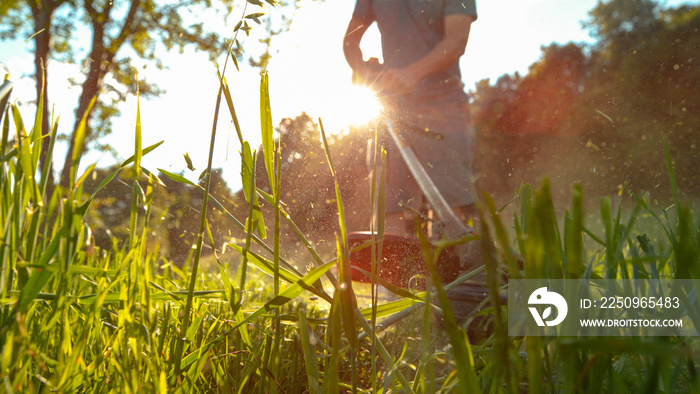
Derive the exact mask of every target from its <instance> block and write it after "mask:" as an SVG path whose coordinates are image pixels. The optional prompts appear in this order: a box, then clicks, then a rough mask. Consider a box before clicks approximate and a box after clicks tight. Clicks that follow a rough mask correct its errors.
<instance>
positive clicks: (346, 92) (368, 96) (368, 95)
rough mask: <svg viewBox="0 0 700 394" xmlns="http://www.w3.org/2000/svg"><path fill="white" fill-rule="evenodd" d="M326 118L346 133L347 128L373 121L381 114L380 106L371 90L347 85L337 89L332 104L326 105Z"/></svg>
mask: <svg viewBox="0 0 700 394" xmlns="http://www.w3.org/2000/svg"><path fill="white" fill-rule="evenodd" d="M328 104H329V106H328V107H326V112H325V113H326V115H325V116H326V117H329V118H330V117H332V118H333V121H334V123H335V124H337V125H339V126H340V127H342V128H343V129H344V130H345V131H346V132H347V131H348V130H347V127H348V126H361V125H363V124H365V123H367V122H369V121H371V120H372V119H375V118H376V117H377V116H378V115H379V113H380V112H381V104H380V102H379V100H378V99H377V96H376V95H375V94H374V92H373V91H372V90H370V89H369V88H367V87H363V86H354V85H349V86H347V87H344V88H343V89H339V91H338V93H337V96H336V97H335V99H334V100H333V103H328Z"/></svg>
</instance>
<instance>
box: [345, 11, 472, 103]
mask: <svg viewBox="0 0 700 394" xmlns="http://www.w3.org/2000/svg"><path fill="white" fill-rule="evenodd" d="M453 14H467V15H473V16H474V17H476V4H475V0H357V4H356V5H355V11H354V13H353V16H354V17H356V18H359V19H361V20H363V21H365V22H366V23H367V24H370V23H372V22H373V21H376V22H377V26H378V27H379V31H380V33H381V36H382V54H383V56H384V65H385V66H387V67H389V68H398V67H405V66H407V65H409V64H411V63H414V62H416V61H417V60H419V59H420V58H422V57H423V56H425V55H426V54H428V52H430V51H431V50H432V49H433V48H434V47H435V46H436V45H437V43H438V42H440V40H442V39H443V37H444V34H445V32H444V30H445V16H447V15H453ZM455 94H457V96H460V95H463V94H464V91H463V85H462V76H461V73H460V71H459V64H454V65H453V66H452V67H450V68H449V69H448V70H446V71H444V72H441V73H437V74H433V75H430V76H428V77H426V78H425V79H423V80H422V81H421V82H420V83H419V85H418V86H417V87H416V90H415V91H414V92H413V98H414V99H415V100H417V101H423V100H430V101H432V100H434V99H436V98H437V99H439V98H456V97H457V96H455Z"/></svg>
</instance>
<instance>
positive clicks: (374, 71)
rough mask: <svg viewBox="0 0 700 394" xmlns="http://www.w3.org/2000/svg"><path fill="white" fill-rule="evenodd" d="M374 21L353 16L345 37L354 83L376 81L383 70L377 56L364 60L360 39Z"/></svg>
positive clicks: (346, 56) (346, 51)
mask: <svg viewBox="0 0 700 394" xmlns="http://www.w3.org/2000/svg"><path fill="white" fill-rule="evenodd" d="M372 22H374V21H373V20H370V18H364V19H363V18H359V17H357V16H353V17H352V19H351V20H350V23H349V24H348V29H347V32H346V33H345V38H344V39H343V54H345V60H346V61H347V62H348V65H350V68H352V71H353V83H360V84H364V83H368V82H369V81H374V80H376V78H377V76H378V75H379V74H380V72H381V71H382V66H381V64H379V61H378V60H377V59H376V58H371V59H369V60H368V61H364V60H363V56H362V50H361V49H360V41H362V37H363V36H364V34H365V32H366V31H367V29H369V27H370V25H371V24H372Z"/></svg>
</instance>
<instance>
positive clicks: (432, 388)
mask: <svg viewBox="0 0 700 394" xmlns="http://www.w3.org/2000/svg"><path fill="white" fill-rule="evenodd" d="M220 81H221V84H220V90H219V98H218V100H217V106H216V109H215V116H214V122H213V124H214V125H216V124H217V120H218V117H219V112H218V111H219V110H218V108H219V105H218V101H220V100H222V99H223V100H225V101H226V107H225V108H227V109H228V115H229V116H231V118H232V120H233V122H234V125H236V129H237V134H238V137H239V142H240V146H241V148H240V150H241V163H242V164H241V173H242V180H243V182H242V187H243V190H244V192H245V198H246V201H247V203H248V204H249V205H248V206H249V209H248V215H247V217H245V218H236V217H234V215H232V214H231V213H230V212H228V211H226V210H225V209H224V207H223V206H222V205H221V204H220V203H219V201H218V200H217V198H216V196H214V195H211V194H210V192H209V186H208V176H207V178H206V182H205V186H200V185H199V184H195V183H193V182H191V181H189V180H187V179H186V178H184V177H183V176H181V175H178V174H173V173H169V172H167V171H164V170H160V174H156V173H153V172H151V171H149V170H148V169H146V168H143V167H141V165H140V163H141V158H142V156H143V155H146V154H148V153H149V152H150V151H152V150H153V149H155V148H157V146H158V145H159V144H156V145H154V146H150V147H148V148H145V149H142V147H141V139H142V135H143V133H147V132H148V130H142V129H141V122H140V119H141V113H140V109H139V108H138V107H137V115H136V116H137V118H136V127H135V130H134V141H135V144H134V145H135V146H134V155H133V156H132V157H131V158H129V159H128V160H126V161H125V162H124V163H122V165H121V167H120V169H119V170H117V171H115V172H114V173H112V174H111V175H109V176H108V177H107V178H106V179H104V181H103V182H102V183H101V184H100V185H99V187H98V189H97V190H95V191H93V192H92V193H89V194H88V193H86V192H85V191H84V190H83V187H82V184H83V181H84V180H85V179H86V178H87V177H88V176H90V174H91V172H92V170H93V168H94V165H93V166H89V167H87V170H86V171H85V172H83V173H82V174H79V173H78V169H79V168H80V159H81V152H80V151H77V150H76V153H75V154H74V156H73V160H72V163H71V178H70V179H71V183H70V187H69V188H68V189H61V188H60V187H57V188H56V189H53V190H52V191H51V194H49V190H48V189H49V188H48V187H47V184H48V177H47V174H49V173H50V168H49V167H47V168H43V169H40V168H38V163H39V158H40V156H41V154H42V152H41V149H42V139H43V138H50V139H51V144H50V146H51V149H50V150H49V151H48V152H45V154H46V155H47V156H48V157H49V158H50V157H51V155H52V147H53V145H54V142H55V140H56V134H57V131H56V130H57V128H58V120H57V119H55V120H52V122H51V123H52V134H51V135H48V136H42V135H41V134H40V125H41V113H42V111H41V106H42V105H43V103H42V102H39V103H38V107H39V108H38V110H37V112H36V113H37V115H36V118H35V120H34V123H33V126H32V127H31V129H29V130H27V129H26V127H25V125H24V123H23V121H22V118H21V116H20V114H19V111H18V109H17V107H16V106H14V105H9V106H7V107H3V108H0V110H1V111H2V113H3V115H4V116H3V117H2V125H1V127H2V146H0V196H1V199H0V226H2V227H1V229H2V230H1V233H0V258H1V260H0V262H1V266H0V268H1V269H0V292H1V293H0V349H2V357H1V360H0V380H1V382H0V385H2V390H3V391H5V392H39V391H51V390H55V391H61V392H74V391H91V392H110V391H115V392H172V391H178V392H192V391H223V392H246V393H247V392H265V393H267V392H304V391H305V390H308V391H309V392H339V391H348V392H350V391H353V392H364V391H370V390H371V391H374V392H389V391H392V392H393V391H401V392H429V393H432V392H436V391H444V392H452V391H454V392H460V391H461V392H475V391H484V392H523V391H526V392H553V391H554V392H558V391H565V392H600V391H613V392H615V391H617V392H628V391H634V392H636V391H646V392H655V391H665V392H679V391H680V392H683V391H685V392H693V391H695V390H697V389H698V384H699V378H698V374H697V369H698V359H697V354H698V342H697V339H696V338H694V337H685V338H684V337H676V338H674V337H668V338H667V337H662V338H644V337H639V338H609V337H600V338H567V337H542V338H540V337H525V338H523V337H510V336H508V332H507V326H506V324H507V321H506V316H507V313H506V310H507V305H503V304H501V303H500V296H499V293H500V292H501V291H502V290H503V289H504V286H507V283H504V282H502V281H501V280H500V278H501V277H502V276H503V275H504V273H505V275H508V276H509V277H510V278H521V277H522V278H553V279H559V278H581V277H603V278H642V277H651V278H655V277H673V278H694V279H696V278H698V269H699V266H698V264H699V261H698V260H699V259H700V254H699V248H698V245H699V243H700V224H699V218H698V216H697V214H696V209H695V207H693V206H692V205H690V204H687V203H684V202H682V201H679V200H678V198H677V197H676V201H675V202H674V204H673V206H672V207H671V208H669V209H666V210H663V211H662V212H656V211H654V210H653V209H652V208H651V207H650V205H649V204H648V201H649V197H648V196H637V195H634V194H633V193H632V192H633V191H630V193H631V194H632V197H633V199H634V201H635V205H634V206H633V207H632V209H631V210H629V211H628V212H627V213H625V210H624V207H623V206H622V204H621V203H619V202H618V203H617V204H613V200H612V199H610V198H604V199H602V200H601V203H600V209H599V212H598V213H595V214H594V213H590V214H586V212H585V208H586V204H584V202H585V199H584V194H583V190H581V188H580V187H578V186H574V187H573V188H572V190H571V195H572V197H571V203H570V206H569V209H568V210H567V211H565V212H564V213H563V214H557V212H558V210H557V208H556V207H555V206H554V202H553V199H552V193H551V191H550V189H549V184H548V182H547V181H546V180H545V181H544V182H543V183H542V185H541V186H540V187H539V188H533V187H532V186H530V185H523V186H522V187H521V188H520V190H519V191H518V196H519V199H518V200H516V201H519V206H518V207H516V209H514V210H513V211H514V216H513V217H512V218H506V217H504V216H503V215H504V214H503V211H501V210H498V209H496V207H495V203H494V202H493V201H492V200H491V199H490V197H489V196H488V194H484V195H483V197H482V199H481V202H480V210H479V219H480V220H479V223H480V226H481V231H480V237H479V238H480V240H481V245H482V249H483V250H482V255H483V256H484V264H485V267H484V268H480V269H479V270H477V271H475V272H471V273H466V274H465V275H463V276H462V277H460V278H459V279H457V281H455V282H454V283H452V284H448V285H445V284H442V283H440V281H439V278H438V275H437V272H436V269H435V266H434V263H435V261H436V256H437V255H438V254H439V251H440V250H441V249H442V248H445V247H448V246H450V245H452V244H454V243H455V242H474V241H475V239H473V238H469V239H463V240H456V241H454V240H452V241H449V240H448V241H440V242H435V241H434V240H429V239H427V238H425V237H424V236H422V244H423V251H424V255H425V259H426V261H427V263H428V267H429V271H430V272H431V275H432V279H433V280H432V285H431V286H432V287H429V289H428V291H426V292H421V293H417V294H413V293H410V292H408V291H406V290H402V289H397V288H394V287H391V286H389V285H387V287H388V288H389V289H390V291H392V292H394V293H396V297H397V300H396V301H392V302H385V303H382V304H380V303H379V299H378V297H377V296H376V291H377V288H376V285H377V283H383V282H382V280H381V279H380V278H376V272H379V270H378V267H377V265H378V264H377V262H378V261H381V256H380V251H381V243H382V237H383V227H382V226H383V223H381V221H380V222H379V223H378V228H377V229H375V230H377V234H378V235H377V239H376V242H375V243H372V247H373V248H375V252H376V255H375V257H374V263H373V264H372V272H371V273H370V274H371V275H372V277H373V278H374V281H373V284H372V290H371V292H372V294H371V299H372V303H371V306H370V307H368V308H364V309H361V308H360V307H359V303H358V299H357V295H356V289H354V287H353V284H352V282H351V281H350V275H349V252H350V251H349V249H348V245H347V240H346V231H347V229H346V226H345V223H344V211H343V204H342V197H343V196H342V195H341V193H340V188H339V187H337V181H336V197H337V202H338V213H339V215H338V219H339V228H340V232H339V233H338V234H337V236H336V246H337V255H336V257H334V258H332V259H330V260H324V259H323V258H322V257H321V256H320V254H319V253H317V252H316V251H315V250H314V248H313V246H312V244H311V243H310V242H309V241H308V240H306V238H305V237H304V235H303V234H302V233H301V231H299V230H298V227H297V226H296V225H295V224H294V218H292V217H290V215H289V214H288V213H287V212H286V211H285V205H284V201H283V198H282V196H283V195H284V191H283V190H280V185H281V184H282V182H281V176H283V174H282V172H281V171H280V168H281V166H280V157H281V152H280V149H281V148H280V146H279V145H276V144H275V139H274V135H273V130H272V123H271V119H272V118H271V109H270V106H269V98H268V84H269V82H268V79H267V76H264V77H263V78H262V81H261V88H260V92H261V109H262V111H261V112H262V115H261V135H262V139H263V146H262V152H256V151H255V150H252V149H251V147H250V144H249V143H248V142H246V141H245V139H244V138H243V135H244V134H243V132H242V131H241V130H240V127H239V126H238V115H237V113H236V110H235V106H234V103H233V101H232V99H231V94H230V90H229V87H228V84H227V83H226V79H225V78H224V76H223V73H222V74H221V75H220ZM3 91H4V90H3ZM145 116H148V114H145ZM84 127H85V120H84V119H83V122H82V123H81V128H84ZM321 130H322V132H323V127H321ZM215 136H216V129H215V127H214V128H212V137H211V147H212V149H211V150H210V162H209V167H208V169H207V172H209V171H211V155H212V153H211V152H213V146H214V144H215ZM322 140H323V141H324V144H325V148H326V153H327V159H328V163H329V171H330V173H331V174H332V175H333V176H335V173H334V167H333V159H332V153H333V152H332V151H331V150H330V148H329V147H328V144H327V143H326V139H325V134H324V136H323V139H322ZM77 146H80V145H77ZM258 156H260V157H262V158H263V161H264V163H265V171H266V173H265V174H257V173H256V170H255V168H256V166H255V163H256V158H257V157H258ZM384 157H385V156H384V154H383V153H382V152H378V153H377V161H381V160H385V159H384ZM667 157H668V168H669V185H671V187H672V188H673V190H674V191H675V189H676V187H677V185H676V184H675V180H674V174H673V168H672V165H671V163H672V161H671V158H670V154H669V153H668V152H667ZM46 162H47V163H51V160H47V161H46ZM382 168H383V166H382ZM119 171H131V175H132V180H133V184H132V205H131V208H130V214H131V220H130V229H129V230H130V231H129V237H128V240H126V242H124V243H120V242H116V240H115V243H114V246H113V247H112V248H111V249H109V250H101V249H99V248H97V247H96V246H95V245H93V243H92V239H91V232H92V229H91V228H90V227H89V226H88V225H87V224H86V222H85V220H84V218H85V215H86V213H87V212H88V210H89V209H90V206H91V203H92V201H93V200H94V199H95V198H96V197H97V196H98V194H99V193H100V190H101V189H102V188H103V187H104V186H105V185H107V184H108V183H109V182H110V181H111V180H112V179H113V178H114V177H116V176H117V175H118V173H119ZM379 175H380V176H378V177H377V178H378V179H383V177H384V176H383V175H382V174H379ZM160 176H166V177H169V178H171V179H173V180H176V181H178V182H182V183H186V184H188V185H190V186H191V187H192V188H193V190H197V191H199V192H201V193H203V196H204V197H205V198H204V202H203V205H202V211H201V212H202V220H201V223H200V228H199V238H198V241H197V244H196V248H197V249H196V253H195V254H194V256H193V259H192V260H191V261H190V265H186V266H184V267H182V268H179V267H177V266H174V265H173V264H171V263H170V262H168V261H167V260H166V259H165V258H164V257H163V256H162V255H160V253H159V250H158V248H157V245H155V246H154V245H151V243H149V242H148V234H149V231H148V229H149V226H150V225H151V221H150V209H151V207H152V206H153V204H154V201H153V198H152V195H153V194H152V191H153V189H154V188H157V187H163V186H162V183H161V182H160V180H159V177H160ZM205 176H206V173H205ZM259 176H267V178H268V181H269V184H270V185H272V188H271V194H268V193H265V192H263V191H262V190H260V189H258V188H257V187H256V178H257V177H259ZM374 188H376V193H375V189H373V191H372V194H371V196H368V197H369V198H368V203H369V204H372V206H373V207H374V201H373V199H374V198H375V196H376V198H378V199H379V200H380V201H381V200H382V199H383V198H384V195H383V182H380V183H379V184H378V185H375V186H374ZM264 204H267V205H269V206H271V207H272V208H273V211H274V217H273V219H272V221H271V222H270V221H269V220H267V221H266V219H269V218H265V217H263V215H262V213H261V212H262V210H261V206H262V205H264ZM380 205H381V204H380ZM212 206H215V207H217V209H218V210H220V211H222V212H223V213H224V215H225V216H226V217H227V218H228V219H230V224H231V226H232V227H233V228H237V229H238V231H240V232H241V234H244V235H245V237H242V238H241V237H239V239H243V240H244V241H242V242H241V243H240V244H229V245H227V247H228V248H229V249H231V250H234V251H235V252H236V253H238V254H240V259H239V260H238V261H239V264H236V265H235V266H234V265H229V264H228V263H227V261H228V259H223V258H220V256H218V255H216V256H215V260H216V261H217V267H218V270H214V271H203V270H201V269H200V259H201V250H202V247H203V245H204V243H205V242H208V243H210V244H211V246H213V248H212V249H214V250H217V249H219V248H217V247H216V245H213V242H214V241H213V239H212V237H211V236H210V234H211V231H210V227H209V223H208V222H207V220H206V211H207V209H208V208H209V207H212ZM378 216H379V217H382V212H381V211H380V212H378ZM506 223H508V224H506ZM283 224H284V225H289V226H291V228H293V229H294V230H295V231H296V233H297V235H298V236H299V239H300V241H301V242H302V243H303V244H304V245H305V246H306V248H307V250H308V252H309V254H308V259H309V260H310V261H312V262H313V263H314V264H313V265H312V266H310V267H309V269H308V270H307V271H306V272H300V271H298V270H297V269H296V268H294V267H295V264H294V263H295V262H293V261H288V260H287V259H286V258H285V255H286V253H285V250H283V246H282V245H281V244H280V243H279V239H280V231H281V230H280V229H281V226H282V225H283ZM520 258H522V261H523V268H522V270H521V269H520V267H519V265H518V259H520ZM297 263H298V262H297ZM234 270H235V271H234ZM482 271H484V272H485V273H486V278H487V287H488V289H489V294H490V296H489V298H488V300H485V302H489V305H491V306H490V307H489V308H487V309H486V312H484V314H485V316H487V317H488V318H489V319H491V321H492V324H491V327H492V331H491V333H490V335H489V336H488V337H487V338H482V339H480V340H478V341H477V340H476V339H475V338H472V337H470V336H469V335H468V332H469V331H467V330H465V329H464V328H463V327H460V326H459V324H458V322H457V320H456V319H455V318H454V314H453V313H452V311H451V309H452V305H451V304H450V303H449V302H448V297H447V292H448V291H449V290H450V289H451V288H454V287H455V286H457V285H458V284H459V283H460V282H463V281H465V280H468V279H470V278H472V277H473V276H474V275H476V274H478V273H479V272H482ZM253 272H260V273H262V274H264V275H266V276H267V277H268V278H269V279H261V276H259V275H254V274H253ZM336 274H337V275H336ZM267 286H270V287H271V288H272V291H271V292H270V291H257V290H256V289H260V288H263V289H264V288H265V287H267ZM310 296H311V297H313V300H312V299H311V297H310ZM433 300H438V301H437V302H436V303H433V302H432V301H433ZM425 305H430V307H428V308H425V309H424V311H425V313H415V314H414V315H412V316H409V317H408V318H407V319H406V320H404V321H403V322H401V323H396V324H393V325H389V326H388V328H386V327H387V324H384V325H383V326H381V325H380V323H381V322H382V319H383V318H386V317H388V316H391V315H394V314H396V313H398V312H401V311H406V310H416V309H420V308H421V307H423V306H425ZM438 307H439V308H440V309H441V310H442V312H443V315H444V316H445V327H446V328H445V330H442V329H437V328H435V327H436V325H435V324H434V322H435V321H434V319H435V317H434V316H433V315H432V313H430V310H431V309H434V308H438ZM380 328H383V330H382V329H380Z"/></svg>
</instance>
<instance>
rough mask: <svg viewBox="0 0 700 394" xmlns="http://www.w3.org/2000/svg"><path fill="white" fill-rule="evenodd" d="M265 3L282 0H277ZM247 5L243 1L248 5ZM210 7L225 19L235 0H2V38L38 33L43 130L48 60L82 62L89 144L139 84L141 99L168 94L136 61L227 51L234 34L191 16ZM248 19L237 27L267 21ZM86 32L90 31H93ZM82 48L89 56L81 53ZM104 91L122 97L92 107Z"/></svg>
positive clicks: (82, 110)
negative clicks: (141, 75)
mask: <svg viewBox="0 0 700 394" xmlns="http://www.w3.org/2000/svg"><path fill="white" fill-rule="evenodd" d="M266 2H267V3H269V4H274V3H275V2H274V1H273V0H266ZM248 3H251V4H250V7H251V8H252V7H255V8H258V7H262V6H263V3H262V2H258V1H249V2H248ZM248 3H243V4H245V9H247V8H248ZM205 9H209V10H217V12H219V13H220V14H222V16H221V19H222V20H225V18H226V16H228V15H229V14H230V13H231V11H232V9H233V0H220V1H217V2H214V1H212V0H176V1H156V0H130V1H127V2H123V1H122V2H115V1H112V0H82V1H79V0H27V1H17V0H0V26H3V27H4V29H3V30H2V32H0V35H1V36H2V37H3V38H17V37H20V36H21V37H28V36H32V37H33V39H34V41H35V44H36V48H35V53H34V55H35V75H36V80H37V81H43V85H44V86H45V87H44V94H45V96H44V99H45V103H46V104H45V105H44V111H45V112H44V117H43V120H44V125H43V126H42V132H43V134H48V131H49V130H48V119H49V116H48V108H50V105H48V83H47V81H46V80H45V79H44V78H43V76H44V75H45V72H44V70H45V69H46V68H47V67H48V64H49V59H51V58H58V59H60V60H64V61H70V62H75V63H77V64H81V65H82V66H83V72H84V74H85V80H84V81H82V82H80V83H79V84H80V85H81V87H82V92H81V94H80V99H79V102H78V107H77V110H76V116H75V119H76V121H75V122H76V123H75V125H74V128H73V130H75V129H76V128H77V125H78V123H79V121H80V119H81V118H82V117H83V115H86V116H87V119H88V125H89V126H90V127H89V134H88V138H87V139H86V143H89V142H91V141H95V140H97V139H98V138H99V137H100V136H102V135H104V134H106V133H108V132H110V131H111V123H110V119H111V118H112V117H113V116H114V115H117V114H118V113H119V110H118V108H117V105H116V104H117V103H118V102H119V101H122V100H123V99H124V95H125V94H133V93H134V92H135V91H136V89H137V84H138V88H139V90H140V94H141V96H142V97H147V96H154V95H158V94H160V93H161V90H160V89H159V88H158V87H157V86H155V85H152V84H149V83H148V82H147V81H145V80H143V79H141V80H140V81H138V80H137V75H136V72H135V70H134V68H133V64H132V59H133V58H134V57H137V58H141V59H145V60H147V61H149V62H150V63H152V64H154V65H155V67H158V68H163V67H164V65H163V64H162V63H161V62H160V60H159V59H158V51H159V50H163V49H165V50H172V49H178V50H180V51H181V52H182V51H183V50H184V48H185V47H186V46H190V45H191V46H193V47H194V48H195V49H196V50H199V51H205V52H207V53H209V55H210V57H211V58H212V59H214V58H215V57H217V56H218V55H221V54H225V53H226V51H227V49H228V46H227V44H226V42H225V38H228V37H221V36H220V34H219V33H218V32H216V31H212V30H211V29H210V28H209V27H207V26H206V25H205V23H204V22H202V21H201V19H198V18H192V17H191V15H192V14H193V13H194V12H196V11H197V10H205ZM251 15H253V17H251ZM247 16H248V17H246V18H244V19H245V21H246V22H245V23H242V24H240V25H239V26H237V28H241V29H249V26H248V24H247V21H248V20H254V21H255V22H256V23H260V20H259V18H260V17H261V16H262V13H260V12H252V13H249V14H248V15H247ZM84 30H87V31H89V32H90V33H91V34H90V35H86V34H85V33H84ZM88 37H90V38H89V40H90V41H89V42H88V41H87V40H88ZM235 50H236V51H238V49H235ZM82 53H85V56H84V57H83V58H77V57H79V56H80V55H81V54H82ZM238 54H240V53H239V52H238ZM108 76H109V77H110V78H108ZM41 88H42V83H41V82H39V83H37V97H38V96H39V95H40V94H41V91H42V90H41ZM105 91H109V92H114V93H116V97H115V96H112V100H111V101H109V100H102V99H101V100H98V101H97V105H96V106H94V107H93V109H92V110H88V108H89V103H90V101H91V100H92V98H93V97H100V95H101V94H102V93H103V92H105ZM46 140H47V141H48V139H46ZM73 142H74V140H73V139H71V144H70V146H69V152H68V153H67V155H66V162H68V161H69V160H70V157H71V155H72V149H73ZM80 148H82V147H80ZM69 167H70V166H64V171H63V174H62V176H61V182H62V183H63V184H65V183H66V182H67V179H68V178H67V171H66V170H65V168H69Z"/></svg>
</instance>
